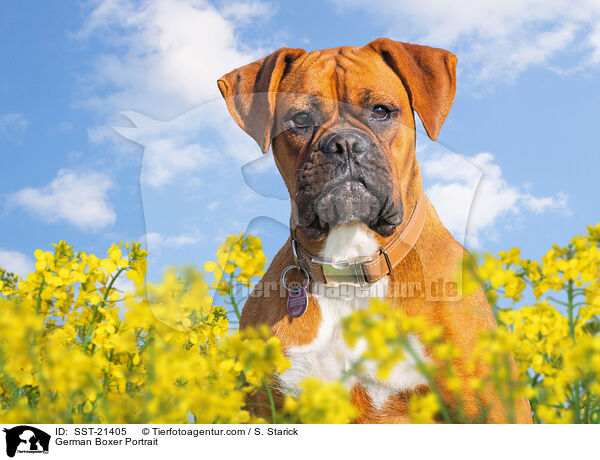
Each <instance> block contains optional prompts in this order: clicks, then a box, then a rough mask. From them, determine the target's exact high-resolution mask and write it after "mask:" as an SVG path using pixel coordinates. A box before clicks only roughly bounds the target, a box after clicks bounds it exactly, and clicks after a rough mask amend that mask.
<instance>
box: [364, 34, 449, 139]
mask: <svg viewBox="0 0 600 460" xmlns="http://www.w3.org/2000/svg"><path fill="white" fill-rule="evenodd" d="M366 47H370V48H371V49H372V50H374V51H375V52H376V53H378V54H379V55H381V57H382V58H383V60H384V61H385V63H386V64H387V65H388V66H389V67H391V69H392V70H393V71H394V72H396V74H397V75H398V76H399V77H400V79H401V80H402V83H403V84H404V87H405V88H406V91H408V97H409V99H410V103H411V105H412V107H413V109H414V110H416V112H417V113H418V114H419V117H420V118H421V121H422V122H423V126H424V127H425V131H427V134H428V135H429V137H430V138H431V139H432V140H434V141H435V140H437V138H438V136H439V134H440V130H441V129H442V125H443V124H444V120H445V119H446V116H448V112H450V108H451V107H452V102H453V101H454V94H455V93H456V56H455V55H454V54H452V53H450V52H449V51H446V50H443V49H440V48H430V47H429V46H420V45H412V44H410V43H402V42H397V41H394V40H390V39H389V38H378V39H377V40H374V41H372V42H371V43H369V44H368V45H366Z"/></svg>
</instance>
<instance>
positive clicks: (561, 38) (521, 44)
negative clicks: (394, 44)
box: [332, 0, 600, 83]
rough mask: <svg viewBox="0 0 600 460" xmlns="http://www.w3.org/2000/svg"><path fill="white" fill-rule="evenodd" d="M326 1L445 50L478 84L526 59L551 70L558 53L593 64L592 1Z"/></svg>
mask: <svg viewBox="0 0 600 460" xmlns="http://www.w3.org/2000/svg"><path fill="white" fill-rule="evenodd" d="M332 1H333V2H334V3H335V4H336V5H337V6H338V7H339V8H343V9H348V8H349V7H350V8H357V9H361V10H365V11H366V12H367V13H368V14H370V15H372V16H373V17H374V18H375V19H377V21H378V23H379V24H380V25H381V26H383V27H384V28H385V27H387V28H388V30H387V31H386V30H382V33H381V35H386V33H387V34H389V35H390V37H391V38H394V39H397V40H401V41H411V42H415V43H422V44H427V45H431V46H439V47H442V48H447V49H450V50H451V51H453V52H454V53H455V54H457V56H458V58H459V66H460V69H461V70H466V73H467V75H468V76H470V77H472V78H473V79H474V80H478V81H479V82H481V83H483V82H489V81H491V80H498V81H502V80H505V79H513V78H514V77H516V76H517V75H518V74H519V73H520V72H522V71H524V70H525V69H527V68H528V67H530V66H533V65H547V66H548V67H549V68H553V69H555V70H556V66H555V65H554V63H553V59H554V58H555V57H557V56H558V55H559V54H560V53H563V52H564V53H568V54H569V57H570V58H573V57H576V58H577V59H578V64H576V67H575V69H581V68H585V67H588V66H590V65H596V64H599V63H600V2H598V1H597V0H583V1H577V2H573V1H570V0H553V1H546V0H484V1H482V0H466V1H462V2H456V1H450V0H422V1H418V2H410V1H406V2H398V1H396V0H382V1H380V2H378V3H377V5H376V6H375V5H374V4H373V2H371V1H367V0H332ZM564 70H566V69H561V71H564ZM571 70H574V69H571Z"/></svg>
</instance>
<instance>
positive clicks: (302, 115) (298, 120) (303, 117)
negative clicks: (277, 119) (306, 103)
mask: <svg viewBox="0 0 600 460" xmlns="http://www.w3.org/2000/svg"><path fill="white" fill-rule="evenodd" d="M291 120H292V121H293V122H294V124H295V125H296V127H298V128H305V127H307V126H311V124H312V119H311V118H310V115H309V114H308V113H306V112H298V113H297V114H295V115H294V116H292V118H291Z"/></svg>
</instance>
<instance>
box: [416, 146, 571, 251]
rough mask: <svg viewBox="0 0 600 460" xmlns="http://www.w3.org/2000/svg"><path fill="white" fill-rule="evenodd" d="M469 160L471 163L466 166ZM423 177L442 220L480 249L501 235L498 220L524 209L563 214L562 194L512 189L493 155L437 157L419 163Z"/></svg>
mask: <svg viewBox="0 0 600 460" xmlns="http://www.w3.org/2000/svg"><path fill="white" fill-rule="evenodd" d="M465 160H468V162H465ZM421 168H422V170H423V175H424V177H426V178H427V180H429V181H432V182H434V184H433V185H431V186H430V187H427V189H426V193H427V195H428V196H429V198H430V199H431V201H432V203H433V204H434V206H435V208H436V210H437V212H438V214H439V216H440V218H441V220H442V222H443V223H444V225H446V227H447V228H448V230H450V231H451V232H452V233H453V234H455V235H459V236H462V232H464V231H465V228H466V230H467V235H466V243H467V244H469V245H474V246H479V245H481V242H482V241H483V240H485V239H489V238H490V237H494V235H495V234H497V227H498V225H500V218H501V217H506V216H516V215H518V214H520V213H522V212H523V211H533V212H535V213H536V214H541V213H544V212H547V211H555V210H564V209H566V206H567V199H566V196H565V195H564V194H563V193H558V194H557V195H556V196H554V197H536V196H534V195H532V194H530V193H527V192H525V191H524V190H521V189H520V188H519V187H516V186H514V185H510V184H509V183H508V182H507V181H506V179H505V178H504V177H503V176H502V170H501V168H500V166H498V165H497V164H496V163H495V162H494V157H493V155H491V154H490V153H479V154H477V155H475V156H473V157H465V158H463V157H461V156H459V155H456V154H454V153H438V154H436V155H433V156H432V157H431V158H427V159H425V160H422V161H421Z"/></svg>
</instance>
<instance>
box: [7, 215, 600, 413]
mask: <svg viewBox="0 0 600 460" xmlns="http://www.w3.org/2000/svg"><path fill="white" fill-rule="evenodd" d="M146 257H147V253H146V251H144V250H143V249H142V248H141V247H140V245H139V244H138V243H127V244H122V243H121V244H113V245H112V246H111V247H110V248H109V249H108V251H107V253H106V257H105V258H99V257H96V256H95V255H93V254H87V253H84V252H76V251H75V250H74V248H73V247H72V246H69V245H68V244H66V243H65V242H60V243H58V244H56V245H55V246H54V249H53V251H42V250H37V251H36V252H35V258H36V264H35V272H34V273H30V274H29V275H28V276H27V278H26V279H22V280H21V279H19V278H18V277H17V276H15V275H13V274H11V273H8V272H6V271H5V270H1V269H0V310H1V312H0V422H1V423H71V422H73V423H150V422H152V423H161V422H164V423H188V422H195V423H244V422H303V423H346V422H350V421H352V419H353V418H355V417H356V416H357V409H356V408H355V407H353V406H352V405H351V404H350V403H349V395H348V389H347V387H346V386H345V385H344V384H343V382H321V381H319V380H316V379H307V380H306V381H305V382H304V383H303V390H304V391H303V393H302V394H301V395H300V397H298V398H293V397H291V396H288V397H287V399H286V400H285V401H284V403H283V405H282V407H281V408H279V407H276V405H275V402H274V400H273V397H272V395H271V392H270V390H269V383H271V381H272V378H273V375H274V374H276V373H279V372H282V371H284V370H285V369H286V368H287V367H288V366H289V362H288V361H287V360H286V359H285V357H284V355H283V353H282V351H281V348H280V344H279V341H278V339H276V338H274V337H269V331H268V330H267V329H266V328H261V329H259V330H245V331H243V332H241V333H240V332H237V331H235V330H234V329H236V327H235V326H236V322H237V321H239V314H240V311H241V305H242V302H243V299H242V298H241V297H240V296H239V289H237V288H238V287H240V286H243V287H246V288H248V287H251V286H252V283H253V282H254V281H256V279H257V277H259V276H260V275H262V273H263V270H264V268H265V264H266V258H265V256H264V254H263V252H262V246H261V242H260V240H259V239H258V238H255V237H252V236H249V235H243V234H241V235H231V236H229V237H228V238H227V240H226V241H225V242H224V243H223V245H222V246H221V247H220V248H219V251H218V253H217V260H216V261H214V262H213V261H209V262H207V263H206V264H205V265H204V269H205V271H208V272H211V273H212V274H213V277H214V279H215V281H214V284H213V285H212V286H209V285H208V284H207V283H206V282H205V280H204V276H203V274H202V273H200V272H199V271H197V270H195V269H193V268H185V269H182V270H180V271H176V270H175V269H169V270H167V271H166V272H165V275H164V279H163V282H162V283H161V284H152V283H147V284H145V283H144V279H145V275H146V265H147V263H146ZM599 267H600V224H598V225H596V226H594V227H588V232H587V234H585V235H579V236H576V237H574V238H573V239H572V240H571V241H570V242H569V243H568V244H567V245H566V246H565V247H559V246H556V245H555V246H553V247H552V249H550V250H549V251H548V252H547V254H546V255H545V256H544V257H542V259H541V261H531V260H526V259H521V258H520V253H519V250H518V249H516V248H513V249H511V250H510V251H508V252H501V253H500V254H498V256H497V257H494V256H491V255H486V256H485V257H484V258H483V260H482V262H481V264H480V266H479V267H475V266H473V265H469V264H466V265H465V266H464V267H463V270H462V276H461V277H460V278H461V282H462V289H463V291H465V292H469V291H470V290H472V289H475V288H477V286H479V285H480V283H483V284H484V286H485V288H486V293H487V295H488V299H489V300H490V303H491V304H493V305H494V311H495V312H496V316H497V320H498V323H499V328H498V329H497V330H494V331H492V332H489V333H487V334H485V335H482V336H481V337H480V339H479V343H478V346H477V349H476V352H475V356H473V357H472V358H473V360H476V359H478V360H483V361H485V362H487V363H488V364H489V365H490V367H491V369H493V370H494V372H493V373H492V374H491V375H490V377H489V378H490V380H491V382H481V381H470V382H468V383H469V385H470V386H471V387H472V388H473V389H475V390H476V389H477V388H481V387H482V386H483V385H487V384H495V385H497V387H498V388H503V393H502V395H501V396H502V399H503V401H504V403H505V404H506V408H507V413H508V414H509V419H510V412H511V405H514V404H515V402H516V401H517V400H518V399H519V398H520V397H522V396H526V397H527V398H529V400H530V401H531V406H532V411H533V414H534V419H535V421H536V422H538V423H557V422H559V423H560V422H563V423H598V422H599V421H600V383H599V382H598V376H599V373H600V335H599V334H598V333H599V332H600V321H599V318H598V315H599V314H600V269H599ZM122 277H126V278H128V279H130V280H132V281H133V282H134V284H135V286H136V292H135V293H124V292H121V291H120V290H119V289H118V286H119V280H120V279H121V278H122ZM213 290H216V292H217V297H216V299H219V302H216V303H222V304H223V305H225V307H223V306H217V305H215V304H214V303H215V302H213V299H212V297H211V294H212V292H213ZM221 301H222V302H221ZM230 320H231V323H230ZM343 328H344V338H345V340H346V341H347V342H348V344H350V345H352V344H353V343H356V341H358V340H359V339H360V338H364V339H366V341H367V343H368V344H369V347H368V348H367V350H366V351H365V353H364V355H363V358H364V359H370V360H374V361H376V363H377V365H378V374H379V377H380V378H382V379H385V378H386V377H387V375H388V374H389V371H390V369H391V368H392V366H393V365H394V364H395V363H397V362H398V361H399V360H401V359H403V357H404V356H406V354H411V352H412V350H411V347H410V342H409V341H408V340H407V339H406V337H407V334H412V333H415V334H419V335H420V336H421V338H422V339H423V340H424V342H425V343H426V344H428V345H430V346H432V349H433V350H434V353H435V354H436V357H437V358H438V359H441V360H444V361H447V362H448V363H449V365H448V366H444V367H443V368H442V369H443V370H440V369H439V368H437V369H436V368H433V367H431V366H429V365H427V364H426V363H419V365H420V368H421V371H422V373H423V374H424V375H425V376H426V378H427V379H428V380H429V382H430V387H431V390H432V391H431V393H428V394H427V395H425V396H414V397H412V398H411V400H410V415H411V418H412V419H413V421H415V422H419V423H422V422H429V421H432V420H433V419H434V418H436V417H437V418H441V419H443V420H445V421H448V422H451V421H455V420H459V419H460V418H461V417H460V414H456V413H452V412H453V411H456V409H451V408H449V407H446V406H445V404H444V402H443V400H442V398H441V397H440V394H439V392H438V391H437V389H436V386H435V379H436V377H438V376H437V375H435V374H436V373H438V372H444V375H443V377H444V379H445V381H446V382H447V385H448V387H449V388H450V389H451V390H452V391H456V393H457V395H459V394H460V391H461V388H460V385H461V382H460V381H459V380H458V379H456V378H455V376H454V375H453V370H452V366H451V362H452V359H453V357H454V354H455V353H456V350H454V349H453V347H452V346H450V344H447V343H444V342H443V340H442V339H441V337H442V332H443V331H441V330H440V329H439V328H432V327H430V326H429V325H427V323H426V322H425V320H424V319H423V318H419V317H416V318H415V317H408V316H407V315H406V314H404V313H403V312H402V311H400V310H395V311H391V310H390V309H389V308H386V305H385V304H384V303H383V302H373V303H372V305H371V307H370V308H369V309H368V310H365V311H359V312H356V313H354V314H353V315H351V316H349V317H347V318H346V319H345V321H344V324H343ZM506 352H509V353H512V355H513V356H514V357H515V359H516V361H517V365H518V368H519V380H518V381H516V382H514V381H510V378H509V375H508V371H507V369H506V366H505V365H504V362H503V361H502V360H503V359H504V356H505V353H506ZM356 366H357V367H359V366H360V362H358V363H356ZM499 382H502V385H500V384H499ZM507 382H508V383H507ZM257 390H264V391H265V392H266V393H267V395H268V397H269V400H268V404H267V406H268V409H269V413H270V414H271V415H270V417H268V419H267V420H264V419H257V418H254V417H253V416H252V415H251V411H249V408H248V407H246V405H245V404H246V403H245V400H246V396H247V395H248V394H250V393H254V392H256V391H257Z"/></svg>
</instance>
